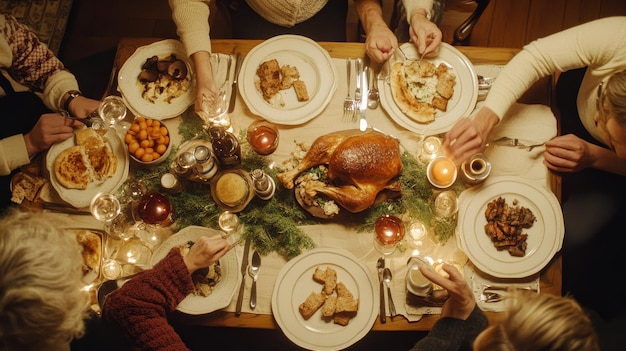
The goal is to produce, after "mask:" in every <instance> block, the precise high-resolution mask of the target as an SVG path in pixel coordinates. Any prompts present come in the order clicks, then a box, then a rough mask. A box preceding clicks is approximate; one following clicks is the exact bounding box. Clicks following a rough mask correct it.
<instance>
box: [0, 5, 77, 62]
mask: <svg viewBox="0 0 626 351" xmlns="http://www.w3.org/2000/svg"><path fill="white" fill-rule="evenodd" d="M0 9H2V10H4V11H7V12H9V13H11V14H12V15H13V16H15V17H16V18H17V19H18V21H20V22H21V23H24V24H26V25H27V26H29V27H30V29H31V30H32V31H33V32H35V33H37V35H38V36H39V40H41V41H42V42H44V43H46V44H48V47H49V48H50V50H52V51H53V52H54V53H55V54H57V53H58V52H59V48H60V47H61V42H62V41H63V34H64V33H65V26H66V25H67V20H68V19H69V15H70V10H71V9H72V0H0Z"/></svg>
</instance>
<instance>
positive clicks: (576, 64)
mask: <svg viewBox="0 0 626 351" xmlns="http://www.w3.org/2000/svg"><path fill="white" fill-rule="evenodd" d="M582 67H588V71H587V74H586V75H585V79H584V81H583V83H582V85H581V89H580V92H579V98H578V101H579V113H580V116H581V119H583V120H584V119H588V118H593V114H594V113H595V104H594V102H595V100H594V99H595V97H594V96H592V95H593V94H594V92H595V90H594V89H595V88H597V85H598V83H599V82H600V81H601V80H602V79H603V78H605V77H607V76H609V75H611V74H613V73H615V72H617V71H619V70H623V69H625V68H626V17H606V18H602V19H599V20H595V21H591V22H587V23H585V24H582V25H578V26H576V27H572V28H569V29H566V30H564V31H561V32H558V33H556V34H552V35H550V36H547V37H545V38H541V39H537V40H535V41H533V42H531V43H530V44H528V45H526V46H524V48H523V50H522V51H520V52H519V53H518V54H517V55H515V57H514V58H513V59H512V60H511V61H510V62H509V63H508V64H507V65H506V66H505V67H504V68H503V69H502V71H501V72H500V74H499V75H498V78H497V79H496V81H495V82H494V84H493V86H492V87H491V89H490V91H489V95H488V96H487V99H486V101H485V106H486V107H488V108H490V109H491V110H492V111H494V112H495V113H496V114H497V115H498V116H499V117H500V118H502V116H503V115H504V114H505V113H506V111H507V110H508V109H509V107H511V106H512V105H513V103H515V102H516V101H517V99H519V98H520V97H521V96H522V95H523V94H524V93H525V92H526V91H527V90H528V89H529V88H530V87H531V86H532V84H533V83H534V82H536V81H537V80H539V79H540V78H542V77H545V76H547V75H550V74H554V73H556V72H564V71H567V70H570V69H575V68H582ZM581 99H582V100H585V99H586V103H585V104H584V108H583V110H581V104H580V102H581ZM592 100H593V101H592ZM592 105H593V106H592ZM589 115H591V117H589Z"/></svg>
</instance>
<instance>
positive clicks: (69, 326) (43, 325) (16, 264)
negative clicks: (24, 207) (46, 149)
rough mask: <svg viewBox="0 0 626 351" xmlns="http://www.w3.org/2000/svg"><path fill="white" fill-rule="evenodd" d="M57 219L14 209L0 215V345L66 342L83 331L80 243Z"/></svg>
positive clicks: (85, 298)
mask: <svg viewBox="0 0 626 351" xmlns="http://www.w3.org/2000/svg"><path fill="white" fill-rule="evenodd" d="M59 222H60V221H59V218H58V217H55V218H52V217H50V215H49V214H46V213H31V212H22V211H19V210H10V211H9V212H7V213H6V214H5V215H3V216H2V218H0V349H10V350H12V349H16V350H50V349H57V348H59V347H61V348H62V347H65V348H67V347H68V345H69V342H70V341H71V340H72V339H73V338H76V337H81V336H82V335H83V334H84V329H85V325H84V319H85V318H86V317H87V306H88V296H87V294H86V293H85V292H83V291H81V287H82V275H83V273H82V265H83V258H82V254H81V250H82V249H81V247H80V245H79V244H78V241H77V240H76V236H75V235H73V234H72V233H68V232H66V231H64V230H63V229H61V228H62V227H61V223H59Z"/></svg>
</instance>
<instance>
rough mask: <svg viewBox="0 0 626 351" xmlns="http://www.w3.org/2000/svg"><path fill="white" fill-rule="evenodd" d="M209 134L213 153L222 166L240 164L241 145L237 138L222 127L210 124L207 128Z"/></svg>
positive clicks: (227, 166)
mask: <svg viewBox="0 0 626 351" xmlns="http://www.w3.org/2000/svg"><path fill="white" fill-rule="evenodd" d="M209 133H210V134H211V145H212V147H213V153H214V154H215V157H216V158H217V160H218V161H219V163H220V165H221V166H222V167H224V168H229V167H236V166H238V165H240V164H241V146H240V145H239V140H237V137H236V136H235V135H233V133H230V132H228V131H227V130H225V129H224V128H222V127H217V126H212V127H211V128H210V129H209Z"/></svg>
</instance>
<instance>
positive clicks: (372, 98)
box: [367, 67, 380, 110]
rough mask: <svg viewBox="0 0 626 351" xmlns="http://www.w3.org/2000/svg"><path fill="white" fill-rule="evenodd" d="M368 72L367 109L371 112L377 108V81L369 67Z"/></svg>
mask: <svg viewBox="0 0 626 351" xmlns="http://www.w3.org/2000/svg"><path fill="white" fill-rule="evenodd" d="M368 72H369V73H368V76H369V77H368V80H369V84H368V86H369V87H370V91H369V93H368V94H367V107H368V108H370V109H372V110H373V109H375V108H377V107H378V101H379V99H380V97H379V94H378V79H377V78H376V76H375V75H374V70H373V69H372V68H371V67H370V69H368Z"/></svg>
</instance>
